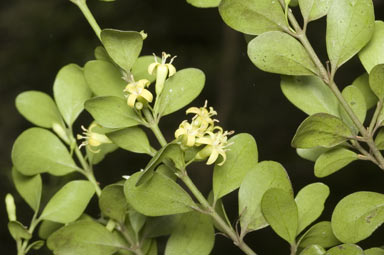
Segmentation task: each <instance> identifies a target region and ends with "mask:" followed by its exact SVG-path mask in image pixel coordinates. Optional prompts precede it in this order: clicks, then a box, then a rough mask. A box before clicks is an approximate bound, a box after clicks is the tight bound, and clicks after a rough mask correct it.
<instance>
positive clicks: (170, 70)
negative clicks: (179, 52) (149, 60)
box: [167, 64, 176, 77]
mask: <svg viewBox="0 0 384 255" xmlns="http://www.w3.org/2000/svg"><path fill="white" fill-rule="evenodd" d="M167 67H168V76H169V77H171V76H172V75H174V74H175V73H176V68H175V67H174V66H173V65H172V64H167Z"/></svg>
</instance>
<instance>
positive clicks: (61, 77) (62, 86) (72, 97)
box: [53, 64, 92, 126]
mask: <svg viewBox="0 0 384 255" xmlns="http://www.w3.org/2000/svg"><path fill="white" fill-rule="evenodd" d="M53 95H54V97H55V101H56V103H57V107H58V108H59V110H60V112H61V114H62V115H63V118H64V120H65V122H66V123H67V124H68V126H72V124H73V122H74V121H75V120H76V119H77V117H78V116H79V114H80V113H81V112H82V111H83V110H84V102H85V101H86V100H88V99H89V98H90V97H91V95H92V92H91V90H90V89H89V88H88V84H87V82H86V81H85V78H84V73H83V70H82V68H81V67H79V66H78V65H75V64H69V65H66V66H64V67H63V68H61V69H60V71H59V73H58V74H57V76H56V79H55V83H54V84H53Z"/></svg>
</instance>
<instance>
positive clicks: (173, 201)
mask: <svg viewBox="0 0 384 255" xmlns="http://www.w3.org/2000/svg"><path fill="white" fill-rule="evenodd" d="M140 176H141V173H140V172H138V173H135V174H134V175H132V176H131V177H130V178H129V179H128V180H127V181H126V182H125V184H124V194H125V197H126V198H127V201H128V203H129V204H130V205H131V206H132V207H133V208H134V209H135V210H136V211H138V212H140V213H142V214H144V215H146V216H162V215H169V214H176V213H184V212H189V211H191V210H192V208H193V207H195V206H196V205H195V203H194V202H193V200H192V199H191V197H190V196H189V195H188V193H187V192H186V191H185V190H184V189H182V188H181V187H180V186H179V185H178V184H177V183H176V182H174V181H173V180H172V179H170V178H168V177H166V176H164V175H162V174H160V173H156V172H155V173H154V174H153V176H152V178H151V179H150V180H148V181H147V182H145V183H143V184H141V185H140V186H136V183H137V180H138V178H139V177H140Z"/></svg>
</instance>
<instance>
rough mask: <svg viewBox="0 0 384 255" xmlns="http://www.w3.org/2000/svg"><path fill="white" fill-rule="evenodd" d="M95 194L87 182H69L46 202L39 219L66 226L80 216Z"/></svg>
mask: <svg viewBox="0 0 384 255" xmlns="http://www.w3.org/2000/svg"><path fill="white" fill-rule="evenodd" d="M94 194H95V188H94V186H93V184H92V183H90V182H89V181H71V182H68V183H67V184H65V185H64V186H63V187H62V188H61V189H60V190H59V191H58V192H57V193H56V194H55V195H54V196H53V197H52V198H51V199H50V200H49V202H48V204H47V205H46V206H45V208H44V210H43V212H42V213H41V215H40V219H44V220H50V221H54V222H59V223H63V224H67V223H69V222H72V221H75V220H76V219H77V218H79V217H80V216H81V214H82V213H83V212H84V210H85V208H86V207H87V205H88V203H89V201H90V200H91V198H92V197H93V195H94Z"/></svg>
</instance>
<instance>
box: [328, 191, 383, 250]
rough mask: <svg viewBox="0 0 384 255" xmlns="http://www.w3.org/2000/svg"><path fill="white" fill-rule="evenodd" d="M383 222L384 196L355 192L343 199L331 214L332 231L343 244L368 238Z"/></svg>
mask: <svg viewBox="0 0 384 255" xmlns="http://www.w3.org/2000/svg"><path fill="white" fill-rule="evenodd" d="M383 222H384V195H383V194H379V193H375V192H365V191H362V192H356V193H353V194H351V195H348V196H346V197H345V198H343V199H342V200H341V201H340V202H339V203H338V204H337V205H336V208H335V210H334V211H333V214H332V229H333V232H334V233H335V236H336V237H337V238H338V239H339V240H340V241H342V242H343V243H357V242H360V241H361V240H364V239H366V238H367V237H369V236H370V235H371V234H372V233H373V232H374V231H375V230H376V229H377V228H378V227H379V226H380V225H381V224H383Z"/></svg>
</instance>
